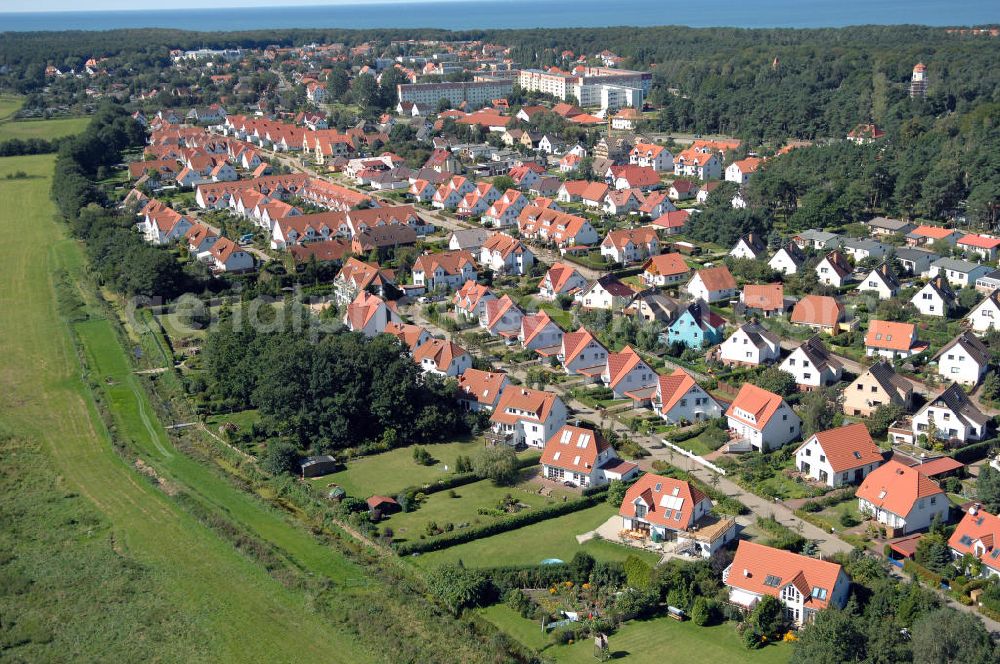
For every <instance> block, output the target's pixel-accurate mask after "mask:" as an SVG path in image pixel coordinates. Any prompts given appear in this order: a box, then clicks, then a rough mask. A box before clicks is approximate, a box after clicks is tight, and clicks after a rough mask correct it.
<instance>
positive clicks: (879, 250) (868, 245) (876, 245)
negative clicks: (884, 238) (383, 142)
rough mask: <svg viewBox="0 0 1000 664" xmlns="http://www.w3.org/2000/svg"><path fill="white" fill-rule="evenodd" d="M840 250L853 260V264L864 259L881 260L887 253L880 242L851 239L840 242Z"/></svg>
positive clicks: (887, 248) (886, 249) (887, 250)
mask: <svg viewBox="0 0 1000 664" xmlns="http://www.w3.org/2000/svg"><path fill="white" fill-rule="evenodd" d="M840 249H841V251H843V252H844V253H845V254H847V255H848V256H850V257H851V258H853V259H854V260H855V262H859V261H863V260H865V259H866V258H882V257H883V256H885V255H886V253H888V252H889V247H887V246H885V245H884V244H882V243H881V242H876V241H875V240H868V239H865V238H851V237H849V238H846V239H845V240H843V241H842V242H841V244H840Z"/></svg>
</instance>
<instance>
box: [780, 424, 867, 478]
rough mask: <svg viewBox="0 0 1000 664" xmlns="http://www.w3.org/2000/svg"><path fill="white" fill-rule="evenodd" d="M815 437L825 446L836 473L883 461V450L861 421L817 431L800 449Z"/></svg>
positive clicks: (826, 453)
mask: <svg viewBox="0 0 1000 664" xmlns="http://www.w3.org/2000/svg"><path fill="white" fill-rule="evenodd" d="M813 439H815V440H816V441H817V442H818V443H819V446H820V447H821V448H823V453H824V454H825V455H826V458H827V461H829V462H830V467H831V468H832V469H833V472H835V473H842V472H844V471H847V470H851V469H852V468H857V467H859V466H865V465H868V464H870V463H881V462H882V458H883V457H882V450H880V449H879V447H878V445H876V444H875V442H874V441H873V440H872V437H871V434H870V433H868V427H866V426H865V425H864V424H862V423H861V422H855V423H854V424H848V425H846V426H842V427H837V428H836V429H827V430H826V431H820V432H818V433H815V434H813V435H812V436H811V437H810V438H809V439H807V440H806V441H805V442H804V443H802V445H800V446H799V449H802V448H803V447H805V446H806V445H808V444H809V443H810V442H812V441H813Z"/></svg>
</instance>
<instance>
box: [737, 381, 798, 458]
mask: <svg viewBox="0 0 1000 664" xmlns="http://www.w3.org/2000/svg"><path fill="white" fill-rule="evenodd" d="M726 418H727V419H728V420H729V430H730V435H731V437H732V438H733V442H731V443H730V445H731V446H734V445H740V444H746V445H747V447H748V448H749V449H753V450H758V451H761V452H767V451H770V450H774V449H777V448H779V447H781V446H782V445H785V444H786V443H789V442H791V441H793V440H795V439H796V438H798V437H799V434H800V433H801V429H802V420H801V419H799V416H798V415H796V414H795V411H793V410H792V407H791V406H789V405H788V403H786V402H785V400H784V399H782V398H781V397H780V396H778V395H777V394H775V393H774V392H769V391H767V390H765V389H764V388H761V387H757V386H756V385H754V384H753V383H743V386H742V387H740V391H739V392H738V393H737V394H736V398H735V399H734V400H733V402H732V404H730V406H729V409H728V410H727V411H726Z"/></svg>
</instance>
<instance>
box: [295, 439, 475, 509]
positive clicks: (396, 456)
mask: <svg viewBox="0 0 1000 664" xmlns="http://www.w3.org/2000/svg"><path fill="white" fill-rule="evenodd" d="M424 447H425V449H426V450H427V451H428V452H430V455H431V456H432V457H434V459H436V460H437V463H435V464H434V465H433V466H421V465H420V464H418V463H417V462H416V461H414V460H413V449H412V448H409V447H403V448H399V449H395V450H391V451H389V452H383V453H382V454H376V455H373V456H367V457H362V458H360V459H356V460H354V461H348V462H347V466H346V468H345V469H344V470H340V471H338V472H336V473H333V474H331V475H324V476H323V477H316V478H313V479H312V480H311V482H312V484H313V485H314V486H316V487H319V488H321V489H325V488H326V487H327V485H329V484H336V485H338V486H340V487H342V488H343V489H344V491H346V492H347V494H348V495H350V496H354V497H356V498H368V497H369V496H372V495H376V494H378V495H387V496H395V495H396V494H398V493H399V492H400V491H402V490H403V489H405V488H407V487H410V486H416V485H423V484H430V483H432V482H435V481H437V480H440V479H444V478H446V477H449V476H451V475H452V474H454V470H455V459H456V458H457V457H458V456H459V455H463V456H470V457H472V456H475V455H476V454H477V453H478V452H479V451H480V450H481V449H482V447H483V444H482V441H479V440H469V441H459V442H451V443H436V444H433V445H425V446H424ZM445 466H447V470H445Z"/></svg>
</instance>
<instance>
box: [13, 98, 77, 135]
mask: <svg viewBox="0 0 1000 664" xmlns="http://www.w3.org/2000/svg"><path fill="white" fill-rule="evenodd" d="M2 113H3V108H2V106H0V114H2ZM89 122H90V118H57V119H54V120H14V121H11V122H2V121H0V141H9V140H10V139H12V138H20V139H22V140H25V139H29V138H44V139H47V140H51V139H53V138H62V137H64V136H72V135H73V134H78V133H80V132H81V131H83V130H84V129H85V128H86V126H87V124H88V123H89Z"/></svg>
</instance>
